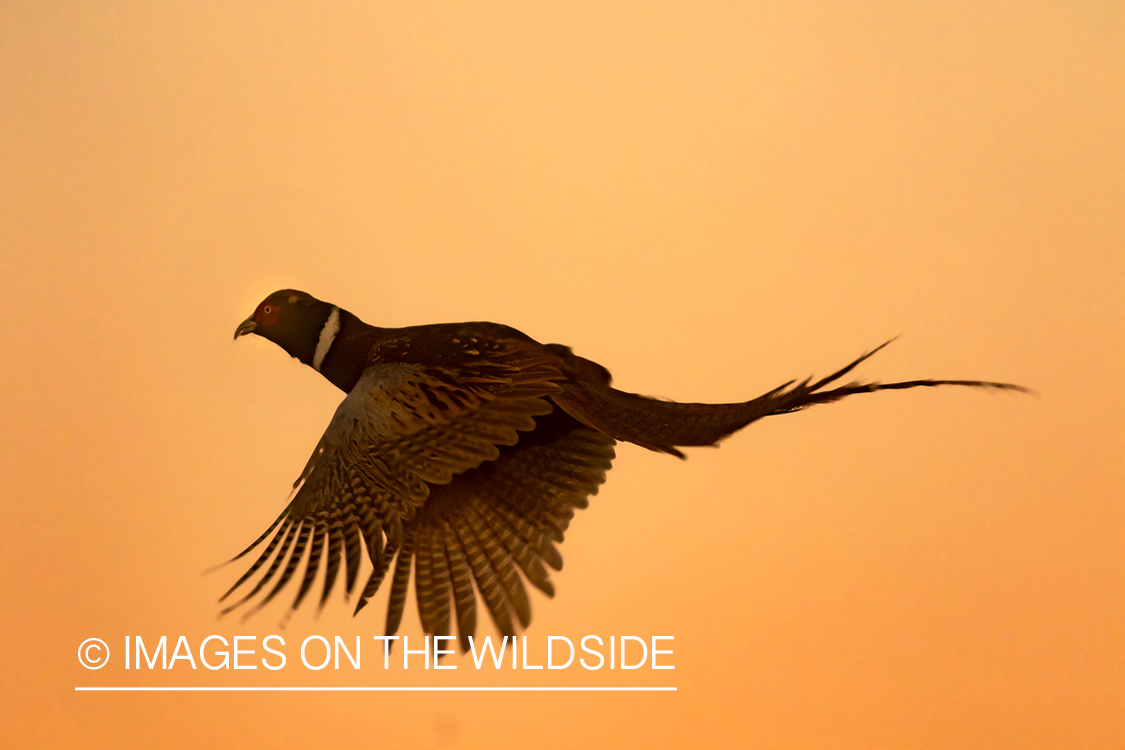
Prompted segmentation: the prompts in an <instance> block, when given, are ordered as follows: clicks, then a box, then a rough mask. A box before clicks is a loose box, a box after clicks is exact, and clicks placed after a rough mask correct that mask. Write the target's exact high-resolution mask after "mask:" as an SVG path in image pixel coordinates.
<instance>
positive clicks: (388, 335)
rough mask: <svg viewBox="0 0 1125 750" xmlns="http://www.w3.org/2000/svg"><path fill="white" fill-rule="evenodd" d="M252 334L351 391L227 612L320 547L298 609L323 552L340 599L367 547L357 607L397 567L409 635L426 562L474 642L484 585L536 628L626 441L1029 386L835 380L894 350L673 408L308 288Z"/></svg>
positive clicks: (538, 352)
mask: <svg viewBox="0 0 1125 750" xmlns="http://www.w3.org/2000/svg"><path fill="white" fill-rule="evenodd" d="M249 333H254V334H257V335H260V336H264V337H265V338H268V339H270V340H271V341H274V342H275V343H277V344H278V345H279V346H281V347H282V348H283V349H284V350H285V351H287V352H288V353H289V354H290V355H292V356H293V357H295V358H297V359H298V360H300V361H301V362H303V363H304V364H306V365H309V366H310V367H313V368H314V369H316V370H317V371H319V372H320V373H321V374H322V375H323V376H324V377H325V378H327V379H328V380H329V381H330V382H332V383H333V384H334V385H336V386H337V387H338V388H340V389H341V390H343V391H344V392H345V393H346V394H347V395H346V397H345V398H344V400H343V401H342V402H341V404H340V406H339V407H338V408H337V410H336V413H335V415H334V416H333V418H332V421H331V422H330V424H329V426H328V429H327V430H326V431H325V433H324V436H323V437H322V438H321V440H320V442H319V443H318V444H317V447H316V449H315V450H314V451H313V455H312V457H311V458H310V459H309V461H308V463H307V465H306V466H305V468H304V470H303V471H302V472H301V474H300V476H299V477H298V479H297V481H296V482H295V483H294V489H295V493H294V495H293V497H292V499H291V501H290V503H289V505H288V506H287V507H286V508H285V510H284V511H283V512H282V514H281V515H280V516H279V517H278V519H277V520H276V521H275V522H274V523H273V525H271V526H270V527H269V529H267V531H266V532H265V533H264V534H263V535H262V536H261V537H259V538H258V540H257V541H255V542H254V544H252V545H251V546H250V547H248V548H247V549H246V550H245V551H243V552H242V553H241V554H240V555H238V556H237V557H236V558H235V559H236V560H237V559H239V558H241V557H242V556H244V555H246V554H248V553H249V552H250V551H252V550H254V549H255V548H257V547H258V546H259V545H262V544H263V543H265V548H264V550H263V552H262V553H261V554H260V555H259V557H258V558H257V559H256V561H255V562H254V564H253V565H252V566H251V568H250V570H248V571H247V572H246V574H245V575H243V576H242V577H241V578H240V579H239V580H238V581H237V582H236V583H235V584H234V586H232V587H231V589H230V590H229V591H228V592H227V594H226V595H224V597H223V599H226V598H227V597H228V596H229V595H230V594H231V593H233V592H234V590H235V589H238V588H239V587H240V586H241V585H243V584H244V583H245V582H246V581H247V580H248V579H249V578H250V577H251V576H252V575H253V574H254V573H256V572H257V571H258V570H259V569H261V568H262V567H263V566H265V565H266V564H267V563H269V567H268V568H267V570H266V572H265V574H264V575H263V576H262V578H261V579H260V580H259V581H258V583H257V584H256V585H255V586H254V587H253V589H252V590H251V591H250V592H249V593H248V594H247V595H245V596H244V597H243V598H242V599H241V600H239V601H238V602H236V603H235V604H233V605H231V606H229V607H228V608H227V609H226V610H224V612H227V611H230V610H232V609H234V608H236V607H238V606H240V605H241V604H243V603H245V602H247V601H249V600H250V599H252V598H254V597H255V596H257V595H258V594H259V592H261V591H262V590H263V589H264V588H265V587H266V586H267V585H268V584H269V583H271V582H274V583H273V587H272V588H271V589H270V590H269V592H268V593H267V594H265V596H263V597H262V598H261V599H260V601H259V602H258V604H257V608H260V607H261V606H263V605H264V604H265V603H267V602H268V601H270V600H271V599H272V598H273V597H274V596H275V595H276V594H277V593H278V592H279V591H280V590H281V589H282V588H283V587H284V586H285V585H286V584H287V583H288V582H289V581H290V580H291V579H292V578H293V577H294V575H295V574H296V573H297V570H298V568H299V567H300V565H301V562H302V559H303V558H304V556H305V553H306V550H307V552H308V558H307V561H306V562H305V569H304V573H303V575H302V576H301V584H300V587H299V589H298V593H297V596H296V599H295V601H294V602H293V605H292V608H291V609H290V612H292V611H293V610H295V609H296V608H297V607H298V606H299V605H300V604H301V602H302V601H303V600H304V599H305V597H306V595H307V594H308V593H309V591H310V590H311V589H312V586H313V583H314V580H315V577H316V575H317V571H318V569H319V567H320V560H321V558H324V559H325V565H324V567H325V571H326V572H325V579H324V584H323V588H322V592H321V597H320V604H321V606H323V605H324V603H325V601H326V599H327V597H328V595H329V593H330V591H331V589H332V587H333V584H334V582H335V580H336V578H337V576H338V574H339V572H340V565H341V562H342V563H343V564H344V568H345V578H346V589H347V592H348V593H349V594H350V593H351V592H353V591H354V590H355V585H356V581H357V576H358V571H359V567H360V563H361V559H362V557H363V556H364V554H365V553H366V557H367V558H368V560H369V561H370V563H371V565H372V571H371V573H370V575H369V577H368V580H367V582H366V584H365V585H364V587H363V589H362V590H361V592H360V595H359V599H358V602H357V605H356V612H357V613H358V612H359V610H360V609H362V608H363V606H364V604H365V603H366V602H367V600H368V599H369V598H370V597H371V596H372V595H373V594H374V593H375V591H376V590H377V589H378V588H379V586H380V585H381V583H382V582H383V580H384V579H385V577H386V576H387V574H388V573H390V575H391V593H390V598H389V604H388V612H387V626H386V627H387V635H392V634H393V633H394V632H396V631H397V629H398V627H399V624H400V622H401V618H402V614H403V609H404V607H405V601H406V593H407V587H408V585H409V581H410V573H411V567H412V566H413V569H414V581H415V591H416V595H417V600H418V609H419V615H420V618H421V621H422V626H423V629H424V630H425V631H426V632H427V633H431V634H434V635H443V636H444V635H448V634H449V633H450V630H451V626H452V621H453V619H456V622H457V628H458V635H459V641H460V645H461V648H462V650H467V649H468V647H469V641H468V638H469V636H471V635H473V634H474V632H475V629H476V601H477V594H478V593H479V596H480V598H481V599H482V600H483V601H484V603H485V605H486V607H487V609H488V611H489V613H490V614H491V616H492V618H493V620H494V622H495V623H496V625H497V627H498V628H499V630H500V632H501V633H503V634H505V635H514V634H515V623H514V622H513V616H514V617H515V620H517V621H518V622H519V624H520V625H521V626H522V627H527V626H528V624H529V623H530V617H531V609H530V604H529V602H528V598H527V593H526V590H525V589H524V586H523V579H526V580H527V581H528V582H529V583H531V584H532V585H533V586H535V587H536V588H538V589H540V590H541V591H543V592H544V593H546V594H548V595H553V594H554V588H553V585H552V584H551V582H550V579H549V577H548V574H547V568H548V567H550V568H554V569H555V570H559V569H561V566H562V558H561V557H560V555H559V553H558V551H557V549H556V548H555V546H554V545H555V544H556V543H559V542H562V540H563V534H564V532H565V531H566V529H567V526H568V524H569V522H570V519H571V518H572V517H573V514H574V510H575V509H580V508H584V507H586V505H587V502H588V498H589V497H590V496H591V495H594V494H596V493H597V491H598V488H599V486H600V485H601V484H602V483H603V482H604V481H605V476H606V472H607V471H608V470H609V468H610V465H611V462H612V461H613V458H614V455H615V454H614V445H615V443H616V442H617V441H619V440H620V441H627V442H632V443H635V444H637V445H641V446H643V447H646V448H649V449H652V450H656V451H662V452H665V453H670V454H673V455H677V456H681V457H682V456H683V454H682V453H681V452H680V450H679V448H680V447H684V446H696V445H714V444H716V443H717V442H718V441H720V440H722V439H723V438H725V437H727V436H728V435H730V434H731V433H733V432H735V431H737V430H739V429H741V428H742V427H745V426H746V425H747V424H749V423H750V422H753V421H755V420H757V419H760V418H762V417H765V416H770V415H773V414H783V413H787V412H792V411H796V410H799V409H802V408H805V407H807V406H810V405H813V404H818V403H828V402H830V401H835V400H838V399H840V398H844V397H845V396H848V395H852V394H857V393H871V392H875V391H880V390H902V389H907V388H916V387H926V386H937V385H963V386H974V387H983V388H998V389H1017V390H1022V389H1019V387H1018V386H1012V385H1009V384H1005V383H989V382H983V381H971V380H970V381H959V380H915V381H906V382H901V383H887V384H879V383H867V384H863V383H849V384H846V385H841V386H836V387H830V386H832V384H834V383H836V382H837V381H838V380H840V378H842V377H843V376H845V375H846V374H847V373H849V372H850V371H851V370H852V369H853V368H854V367H855V366H856V365H858V364H859V363H860V362H862V361H863V360H865V359H866V358H868V357H869V356H871V355H872V354H874V353H875V351H878V349H876V350H874V351H872V352H870V353H868V354H865V355H863V356H861V357H859V358H858V359H857V360H855V361H854V362H852V363H851V364H849V365H848V366H846V367H844V368H842V369H840V370H839V371H837V372H835V373H833V374H832V375H830V376H828V377H826V378H823V379H821V380H818V381H816V382H810V380H805V381H804V382H802V383H799V384H794V382H790V383H786V384H784V385H782V386H779V387H778V388H775V389H774V390H772V391H770V392H768V393H766V394H764V395H762V396H760V397H758V398H756V399H751V400H750V401H746V402H741V403H735V404H688V403H677V402H671V401H661V400H657V399H652V398H647V397H645V396H639V395H636V394H632V393H627V392H624V391H620V390H617V389H615V388H613V387H612V386H611V385H610V383H611V379H610V374H609V371H608V370H606V369H605V368H604V367H602V366H601V365H599V364H597V363H594V362H592V361H590V360H587V359H584V358H582V357H578V356H576V355H575V354H574V353H573V352H571V350H570V349H569V348H568V347H565V346H561V345H558V344H546V345H545V344H540V343H539V342H537V341H535V340H534V339H532V338H530V337H528V336H527V335H525V334H523V333H521V332H520V331H517V330H515V329H514V328H510V327H508V326H504V325H499V324H496V323H486V322H474V323H449V324H437V325H424V326H414V327H409V328H378V327H375V326H371V325H368V324H366V323H364V322H363V321H361V320H360V319H359V318H358V317H356V316H355V315H353V314H351V313H349V312H347V311H346V310H343V309H341V308H339V307H337V306H335V305H331V304H329V303H326V302H322V301H320V300H317V299H316V298H314V297H312V296H310V295H308V294H306V293H304V292H299V291H295V290H282V291H279V292H275V293H274V294H271V295H270V296H269V297H267V298H266V299H265V300H264V301H263V302H262V303H261V304H260V305H258V307H257V309H256V310H255V311H254V314H253V315H252V316H251V317H249V318H247V319H246V320H245V321H243V323H242V324H241V325H240V326H239V327H238V329H237V330H236V332H235V338H236V339H237V338H238V337H239V336H242V335H245V334H249ZM884 346H885V344H884ZM879 348H882V347H879ZM267 539H268V540H269V541H268V542H267V541H266V540H267ZM275 553H276V554H275ZM271 558H272V561H271ZM392 564H393V572H392V570H391V568H392ZM521 576H522V577H521Z"/></svg>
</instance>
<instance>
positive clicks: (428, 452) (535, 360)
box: [220, 340, 563, 614]
mask: <svg viewBox="0 0 1125 750" xmlns="http://www.w3.org/2000/svg"><path fill="white" fill-rule="evenodd" d="M559 364H560V363H559V360H558V358H557V357H556V356H555V355H553V354H552V353H551V352H550V351H549V350H546V349H544V348H543V347H538V346H534V345H530V344H528V343H527V342H521V341H516V340H496V341H479V342H477V341H474V342H473V343H472V348H469V347H468V345H466V347H464V349H463V350H461V351H454V352H446V353H444V354H443V355H442V356H441V358H440V361H439V362H438V363H437V364H434V363H432V362H429V363H422V362H417V361H415V362H410V361H406V362H402V361H399V362H395V363H393V364H381V363H379V362H378V359H377V358H376V361H375V363H374V364H372V365H370V366H369V367H368V368H367V369H366V370H365V371H364V373H363V376H362V377H361V378H360V379H359V381H358V382H357V383H356V385H355V387H353V388H352V390H351V391H350V392H349V393H348V395H347V397H346V398H344V400H343V402H341V404H340V406H339V407H338V408H337V410H336V413H335V415H334V416H333V418H332V422H331V423H330V424H329V426H328V429H327V430H326V431H325V433H324V436H323V437H322V438H321V439H320V442H319V443H318V445H317V447H316V450H315V451H314V452H313V455H312V457H311V458H310V459H309V462H308V464H307V465H306V467H305V470H304V471H303V472H302V473H301V476H300V477H299V478H298V480H297V482H295V483H294V487H295V488H296V494H295V495H294V497H293V499H292V500H291V501H290V503H289V505H288V506H287V507H286V508H285V510H284V511H283V512H282V513H281V515H280V516H279V517H278V518H277V520H276V521H274V523H273V524H272V525H271V526H270V528H269V529H267V530H266V532H265V533H264V534H262V536H261V537H259V538H258V539H257V540H256V541H255V542H254V543H253V544H252V545H250V547H248V548H247V549H246V550H244V551H243V552H242V553H241V554H239V555H238V556H237V557H235V558H234V559H235V560H237V559H239V558H241V557H243V556H244V555H246V554H248V553H249V552H251V551H252V550H254V549H256V548H257V547H259V546H260V545H262V544H263V543H264V544H265V548H264V549H263V551H262V552H261V554H260V555H259V556H258V558H257V559H256V560H255V562H254V563H253V564H252V565H251V566H250V569H249V570H247V571H246V573H245V574H244V575H243V576H242V577H241V578H239V580H238V581H237V582H235V584H234V585H233V586H232V587H231V588H230V590H228V591H227V593H226V594H224V595H223V597H222V599H221V600H220V601H222V600H225V599H226V598H227V597H229V596H230V595H231V594H232V593H233V592H234V591H235V590H236V589H238V588H239V587H240V586H242V585H243V584H244V583H246V582H247V581H248V580H249V579H250V577H251V576H253V575H254V574H255V573H256V572H258V571H259V570H260V569H261V568H262V567H264V566H265V565H266V564H267V563H269V567H268V568H267V569H266V572H265V574H264V575H263V576H262V577H261V578H260V579H259V580H258V582H257V583H256V584H255V585H254V587H253V588H252V589H251V590H250V591H249V592H248V593H247V594H246V595H245V596H243V597H242V598H241V599H239V600H238V601H237V602H235V603H234V604H232V605H230V606H229V607H227V608H226V609H225V610H223V614H225V613H227V612H229V611H231V610H233V609H235V608H236V607H239V606H241V605H242V604H244V603H246V602H247V601H249V600H250V599H252V598H254V597H255V596H257V595H258V594H259V593H260V592H261V591H263V590H264V589H265V588H266V587H267V586H268V585H270V584H271V583H272V584H273V587H272V589H270V590H269V592H268V593H267V594H266V595H265V596H264V597H262V598H261V599H260V600H259V601H258V603H257V605H256V606H255V608H254V610H252V611H251V613H252V612H253V611H256V610H257V609H260V608H261V607H262V606H264V605H265V604H266V603H268V602H269V601H270V600H271V599H273V598H274V597H275V596H276V595H277V593H278V592H279V591H281V589H282V588H283V587H284V586H285V585H286V584H287V583H288V582H289V581H290V580H291V579H292V578H293V576H294V574H295V573H296V572H297V569H298V568H299V567H300V565H301V562H302V559H303V558H304V557H305V554H306V552H307V553H308V556H307V561H306V563H305V572H304V575H303V576H302V579H301V586H300V589H299V590H298V593H297V597H296V599H295V600H294V602H293V606H292V609H296V608H297V607H298V606H299V605H300V604H301V602H302V601H303V600H304V599H305V597H306V596H307V595H308V593H309V591H310V590H311V588H312V586H313V582H314V579H315V577H316V574H317V569H318V566H319V564H320V559H321V558H322V557H324V558H326V563H325V568H326V575H325V581H324V587H323V590H322V593H321V597H320V603H321V605H322V606H323V604H324V602H325V600H326V599H327V597H328V594H329V593H330V591H331V589H332V586H333V584H334V583H335V580H336V577H337V576H338V574H339V569H340V564H341V561H342V562H343V563H344V565H345V570H346V578H347V592H348V593H349V594H350V593H351V592H352V591H353V590H354V588H355V583H356V577H357V574H358V571H359V566H360V561H361V558H362V555H363V550H364V548H366V551H367V555H368V557H369V559H370V560H371V563H372V565H373V568H374V569H373V571H372V573H371V577H370V579H369V580H368V582H367V585H366V586H365V587H364V589H363V595H362V597H361V599H360V601H359V603H358V606H357V607H356V610H357V611H358V610H359V608H361V607H362V606H363V604H364V603H365V601H366V599H367V598H368V597H369V596H371V595H372V594H373V593H374V592H375V590H376V589H377V588H378V586H379V583H380V582H381V581H382V579H383V576H384V574H385V573H386V569H387V565H386V562H387V560H388V559H389V558H390V557H391V556H393V555H394V553H395V552H396V551H397V550H398V549H400V548H401V547H402V546H403V544H404V543H405V539H406V536H405V534H404V528H406V527H408V526H409V524H411V523H412V522H413V521H414V519H415V517H416V516H417V513H418V511H419V509H420V508H422V507H423V506H424V505H425V504H426V503H427V499H428V498H429V497H430V495H431V493H432V492H433V491H434V490H435V489H436V488H440V487H442V486H445V485H448V484H449V483H450V482H451V481H453V479H454V477H456V476H458V475H460V474H462V473H463V472H465V471H467V470H470V469H473V468H475V467H477V466H479V465H481V464H482V463H484V462H487V461H492V460H494V459H496V458H498V457H499V456H500V451H501V446H512V445H515V444H516V443H517V441H518V440H519V437H520V436H519V433H520V432H521V431H530V430H533V429H535V427H536V423H535V417H537V416H540V415H545V414H548V413H549V412H550V411H551V405H550V404H549V403H548V402H547V401H546V400H545V398H544V397H545V396H548V395H550V394H552V393H555V392H557V391H558V385H557V384H556V381H558V380H560V379H561V378H562V377H563V376H562V374H561V372H560V369H559ZM267 540H268V541H267ZM291 611H292V610H291Z"/></svg>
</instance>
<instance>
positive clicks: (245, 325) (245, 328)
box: [234, 318, 258, 340]
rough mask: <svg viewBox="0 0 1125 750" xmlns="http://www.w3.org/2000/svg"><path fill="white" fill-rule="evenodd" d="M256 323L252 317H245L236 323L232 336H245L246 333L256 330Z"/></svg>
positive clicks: (236, 337)
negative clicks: (236, 326)
mask: <svg viewBox="0 0 1125 750" xmlns="http://www.w3.org/2000/svg"><path fill="white" fill-rule="evenodd" d="M257 328H258V324H257V323H255V322H254V319H253V318H247V319H246V320H244V321H242V322H241V323H239V324H238V328H236V329H235V331H234V338H235V339H236V340H237V339H238V337H239V336H245V335H246V334H248V333H253V332H254V331H255V330H257Z"/></svg>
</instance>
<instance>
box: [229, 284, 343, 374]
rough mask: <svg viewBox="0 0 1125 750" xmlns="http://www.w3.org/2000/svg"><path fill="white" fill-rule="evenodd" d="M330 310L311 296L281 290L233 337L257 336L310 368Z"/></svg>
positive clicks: (243, 322)
mask: <svg viewBox="0 0 1125 750" xmlns="http://www.w3.org/2000/svg"><path fill="white" fill-rule="evenodd" d="M332 310H333V307H332V305H330V304H328V303H327V302H321V301H320V300H318V299H317V298H316V297H313V296H312V295H311V294H306V293H305V292H299V291H296V290H295V289H282V290H281V291H278V292H274V293H273V294H271V295H270V296H268V297H266V298H265V299H264V300H262V302H261V303H260V304H259V305H258V307H257V308H256V309H255V310H254V314H253V315H251V316H250V317H249V318H247V319H246V320H244V321H242V322H241V323H240V324H239V325H238V328H237V329H235V332H234V337H235V339H237V338H238V337H239V336H245V335H246V334H248V333H254V334H257V335H259V336H262V337H263V338H267V339H269V340H270V341H272V342H274V343H275V344H277V345H278V346H280V347H281V348H282V349H284V350H285V351H287V352H289V354H290V356H292V357H296V358H297V359H299V360H301V362H304V363H305V364H306V365H311V364H312V362H313V357H314V355H315V353H316V346H317V343H318V341H319V339H320V335H321V331H323V330H324V326H325V323H326V322H327V321H328V318H329V316H331V314H332Z"/></svg>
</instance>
